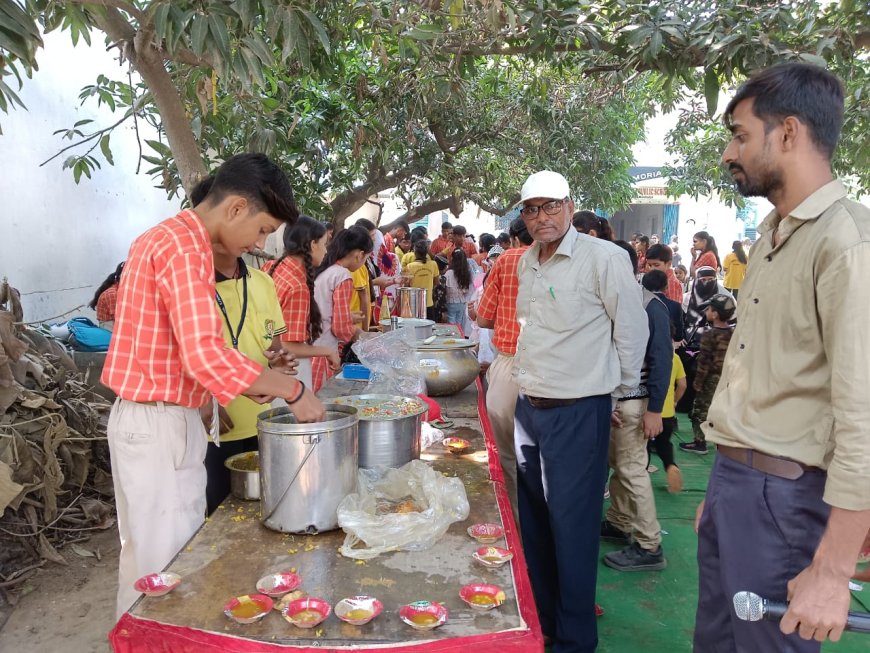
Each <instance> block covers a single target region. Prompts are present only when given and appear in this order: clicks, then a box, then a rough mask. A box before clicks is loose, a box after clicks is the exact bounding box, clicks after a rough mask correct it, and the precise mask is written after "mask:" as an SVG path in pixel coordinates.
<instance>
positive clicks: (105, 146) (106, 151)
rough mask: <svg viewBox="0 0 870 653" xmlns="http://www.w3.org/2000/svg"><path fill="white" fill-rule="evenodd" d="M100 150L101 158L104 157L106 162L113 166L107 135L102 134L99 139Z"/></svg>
mask: <svg viewBox="0 0 870 653" xmlns="http://www.w3.org/2000/svg"><path fill="white" fill-rule="evenodd" d="M100 150H101V151H102V153H103V156H104V157H106V161H108V162H109V163H110V164H112V165H115V161H114V160H113V159H112V149H111V148H110V147H109V134H104V135H103V137H102V138H101V139H100Z"/></svg>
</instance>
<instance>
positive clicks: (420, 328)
mask: <svg viewBox="0 0 870 653" xmlns="http://www.w3.org/2000/svg"><path fill="white" fill-rule="evenodd" d="M397 319H398V320H399V328H400V329H406V328H412V329H414V337H415V338H416V339H417V340H425V339H426V338H428V337H429V336H431V335H432V332H433V330H434V329H435V322H434V321H433V320H420V319H418V318H414V317H400V318H397ZM379 324H380V325H381V329H382V330H383V332H384V333H386V332H387V331H392V330H393V327H392V325H391V323H390V319H389V318H387V319H385V320H381V321H380V322H379Z"/></svg>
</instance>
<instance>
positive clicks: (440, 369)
mask: <svg viewBox="0 0 870 653" xmlns="http://www.w3.org/2000/svg"><path fill="white" fill-rule="evenodd" d="M451 341H452V342H451ZM475 345H476V343H474V342H472V341H471V340H465V339H460V338H447V339H442V340H440V341H439V340H437V339H436V341H435V342H434V343H433V344H431V345H418V346H417V349H416V350H415V352H414V355H415V356H416V357H417V364H418V365H419V367H420V371H421V372H423V378H424V379H425V380H426V394H428V395H429V396H430V397H444V396H447V395H455V394H456V393H458V392H461V391H462V390H464V389H465V388H466V387H468V386H469V385H470V384H471V383H472V382H473V381H474V380H475V379H476V378H477V375H478V374H480V363H478V362H477V356H476V355H475V354H474V351H473V350H474V347H475Z"/></svg>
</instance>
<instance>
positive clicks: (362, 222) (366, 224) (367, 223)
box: [354, 218, 377, 231]
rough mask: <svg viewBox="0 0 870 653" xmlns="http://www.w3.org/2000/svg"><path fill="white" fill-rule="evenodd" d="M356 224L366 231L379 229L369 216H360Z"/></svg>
mask: <svg viewBox="0 0 870 653" xmlns="http://www.w3.org/2000/svg"><path fill="white" fill-rule="evenodd" d="M354 224H355V225H356V226H359V227H362V228H363V229H365V230H366V231H372V230H373V229H377V227H376V226H375V223H374V222H372V221H371V220H369V219H367V218H360V219H359V220H357V221H356V222H355V223H354Z"/></svg>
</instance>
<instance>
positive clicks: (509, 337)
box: [477, 246, 528, 356]
mask: <svg viewBox="0 0 870 653" xmlns="http://www.w3.org/2000/svg"><path fill="white" fill-rule="evenodd" d="M527 249H528V247H525V246H524V247H512V248H511V249H509V250H506V251H505V253H504V254H502V255H501V256H499V257H498V259H496V262H495V265H493V266H492V270H491V271H490V273H489V276H488V277H487V278H486V282H485V283H484V286H483V296H482V297H481V298H480V302H479V303H478V305H477V314H478V315H479V316H481V317H482V318H484V319H486V320H494V321H495V324H494V326H493V334H492V344H493V346H494V347H495V348H496V349H498V350H499V351H500V352H501V353H503V354H507V355H509V356H513V355H514V354H516V353H517V340H519V337H520V325H519V322H517V293H518V292H519V289H520V279H519V276H518V274H517V270H518V269H519V265H520V257H521V256H522V255H523V253H525V251H526V250H527Z"/></svg>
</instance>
